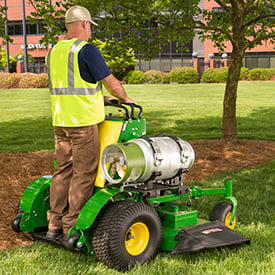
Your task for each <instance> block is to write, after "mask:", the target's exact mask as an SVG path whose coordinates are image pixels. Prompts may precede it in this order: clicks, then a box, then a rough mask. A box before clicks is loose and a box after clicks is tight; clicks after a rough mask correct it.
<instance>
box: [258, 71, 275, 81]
mask: <svg viewBox="0 0 275 275" xmlns="http://www.w3.org/2000/svg"><path fill="white" fill-rule="evenodd" d="M274 75H275V69H261V76H260V78H261V80H270V79H272V78H273V76H274Z"/></svg>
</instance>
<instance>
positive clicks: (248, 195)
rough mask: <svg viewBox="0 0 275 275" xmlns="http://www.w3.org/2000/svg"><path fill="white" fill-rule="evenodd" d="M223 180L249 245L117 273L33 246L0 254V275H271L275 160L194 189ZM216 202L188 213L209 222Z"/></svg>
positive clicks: (163, 256) (165, 258)
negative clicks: (231, 193) (228, 183)
mask: <svg viewBox="0 0 275 275" xmlns="http://www.w3.org/2000/svg"><path fill="white" fill-rule="evenodd" d="M225 177H230V178H232V180H233V184H234V196H235V197H236V198H237V199H238V203H239V204H238V205H239V206H238V219H239V223H238V225H237V227H236V231H237V232H239V233H240V234H242V235H243V236H245V237H247V238H249V239H250V240H251V245H245V244H243V245H237V246H233V247H225V248H219V249H209V250H204V251H200V252H195V253H186V254H179V255H171V254H170V253H167V252H159V253H158V254H157V256H156V258H155V259H153V260H152V261H151V262H149V263H146V264H144V265H138V266H135V267H134V268H133V269H132V270H130V271H126V272H119V271H116V270H112V269H110V268H108V267H106V266H104V265H103V264H102V263H99V262H98V261H97V260H96V258H95V257H94V256H93V255H86V254H82V253H72V252H69V251H67V250H65V249H63V248H60V247H58V246H56V245H53V244H49V243H47V242H41V241H36V242H35V244H34V245H31V246H28V247H24V248H15V249H10V250H9V251H0V274H27V275H29V274H30V275H32V274H102V275H103V274H104V275H105V274H110V275H113V274H133V275H144V274H148V275H160V274H161V275H162V274H163V275H167V274H217V275H220V274H226V275H229V274H242V275H247V274H250V275H252V274H266V275H271V274H275V238H274V236H275V209H274V205H275V201H274V198H275V188H274V182H275V160H274V161H270V162H268V163H266V164H264V165H262V166H260V167H257V168H254V169H246V170H242V171H237V172H230V173H226V174H221V175H219V176H216V177H214V178H212V179H209V180H206V181H201V182H195V184H200V185H202V186H205V187H209V186H219V185H221V184H222V183H223V179H224V178H225ZM216 200H217V198H216V197H214V196H211V197H208V198H207V197H204V198H201V199H200V200H196V201H195V202H194V203H193V207H194V208H195V209H198V210H199V213H200V215H199V216H200V217H202V218H208V215H209V212H210V211H211V208H212V207H213V205H214V204H215V202H216Z"/></svg>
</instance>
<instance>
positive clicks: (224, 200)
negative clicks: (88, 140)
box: [12, 100, 250, 270]
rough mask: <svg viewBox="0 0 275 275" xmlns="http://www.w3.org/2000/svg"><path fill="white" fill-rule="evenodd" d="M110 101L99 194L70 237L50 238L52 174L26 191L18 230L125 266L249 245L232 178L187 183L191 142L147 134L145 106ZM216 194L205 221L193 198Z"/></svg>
mask: <svg viewBox="0 0 275 275" xmlns="http://www.w3.org/2000/svg"><path fill="white" fill-rule="evenodd" d="M106 105H109V106H111V109H112V110H114V111H115V114H113V113H112V112H110V113H108V114H107V115H106V119H105V121H104V122H103V123H101V124H100V126H99V136H100V143H101V148H100V150H101V157H100V162H99V166H98V174H97V177H96V180H95V189H94V193H93V195H92V197H91V198H90V199H89V200H88V201H87V203H86V204H85V205H84V207H83V208H82V210H81V212H80V214H79V217H78V220H77V223H76V226H75V227H73V228H71V229H70V231H69V234H68V239H67V240H66V241H63V239H56V240H52V239H51V240H48V239H47V237H46V233H47V229H48V221H47V211H48V210H49V209H50V204H49V197H50V193H49V187H50V184H51V179H52V176H50V175H48V176H43V177H41V178H38V179H36V180H35V181H33V182H32V183H31V184H30V185H29V186H28V187H27V188H26V190H25V191H24V193H23V195H22V198H21V200H20V202H19V206H18V211H17V216H16V217H15V219H14V220H13V221H12V228H13V230H14V231H16V232H23V234H24V235H25V236H27V237H30V236H32V238H34V239H42V240H47V241H51V242H55V243H57V244H59V245H62V246H64V247H65V248H66V249H69V250H71V251H81V252H84V253H88V254H94V255H95V257H96V258H97V259H98V260H99V261H101V262H103V263H104V264H106V265H107V266H109V267H111V268H116V269H119V270H124V269H127V268H129V267H132V266H134V265H135V264H136V263H144V262H147V261H149V260H151V259H153V258H154V256H155V255H156V253H157V252H158V251H159V250H161V251H170V252H171V253H172V254H178V253H186V252H195V251H199V250H202V249H208V248H215V247H221V246H228V245H234V244H239V243H246V244H250V240H249V239H247V238H245V237H243V236H241V235H240V234H238V233H237V232H235V231H233V229H234V227H235V226H236V224H237V200H236V198H235V197H233V195H232V193H233V187H232V180H231V179H226V180H225V181H224V186H223V187H222V188H214V189H203V188H200V187H198V186H186V185H185V184H184V174H185V173H186V172H188V171H189V169H190V168H191V167H192V165H193V163H194V160H195V153H194V150H193V148H192V146H191V145H190V144H189V143H188V142H186V141H184V140H182V139H181V138H178V137H174V136H167V135H166V134H165V133H162V134H159V135H157V136H154V137H145V134H146V121H145V118H143V117H142V112H143V110H142V107H141V106H139V105H135V104H122V105H119V104H118V101H116V100H113V101H112V102H111V103H108V104H106ZM108 108H109V107H108ZM209 195H220V197H219V199H218V201H217V203H216V204H215V205H214V207H213V208H212V211H211V213H210V217H209V220H204V219H201V218H199V217H198V211H197V210H195V209H193V208H192V200H193V199H198V198H200V197H203V196H209Z"/></svg>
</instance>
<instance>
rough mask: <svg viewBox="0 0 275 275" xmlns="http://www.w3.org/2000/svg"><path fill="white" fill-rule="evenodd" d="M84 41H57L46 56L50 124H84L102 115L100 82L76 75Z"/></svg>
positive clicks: (102, 118)
mask: <svg viewBox="0 0 275 275" xmlns="http://www.w3.org/2000/svg"><path fill="white" fill-rule="evenodd" d="M87 43H88V42H86V41H83V40H80V39H76V38H75V39H72V40H63V41H60V42H58V43H57V44H56V45H55V46H54V47H53V48H52V49H51V50H50V52H49V53H48V55H47V57H46V63H47V67H48V77H49V86H50V93H51V102H52V115H53V125H54V126H62V127H78V126H88V125H92V124H97V123H100V122H102V121H103V120H104V118H105V112H104V99H103V89H102V84H101V82H97V83H90V82H87V81H85V80H84V79H83V78H82V77H81V75H80V70H79V64H78V54H79V52H80V50H81V49H82V47H83V46H84V45H86V44H87Z"/></svg>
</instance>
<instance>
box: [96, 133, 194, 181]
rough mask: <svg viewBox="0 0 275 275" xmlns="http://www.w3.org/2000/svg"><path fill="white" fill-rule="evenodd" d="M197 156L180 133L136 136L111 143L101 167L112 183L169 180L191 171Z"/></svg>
mask: <svg viewBox="0 0 275 275" xmlns="http://www.w3.org/2000/svg"><path fill="white" fill-rule="evenodd" d="M194 160H195V152H194V150H193V148H192V146H191V145H190V144H189V143H188V142H186V141H184V140H182V139H180V138H178V137H171V136H170V137H168V136H167V137H153V138H136V139H132V140H130V141H128V142H126V143H118V144H111V145H108V146H107V147H106V148H105V149H104V150H103V152H102V155H101V167H102V172H103V175H104V177H105V178H106V180H107V181H108V182H109V183H112V184H117V183H122V182H129V183H130V182H135V183H142V182H147V181H149V180H156V181H157V180H166V179H169V178H173V177H175V176H176V175H178V174H179V173H181V172H184V171H188V170H189V169H190V168H191V166H192V165H193V163H194Z"/></svg>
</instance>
